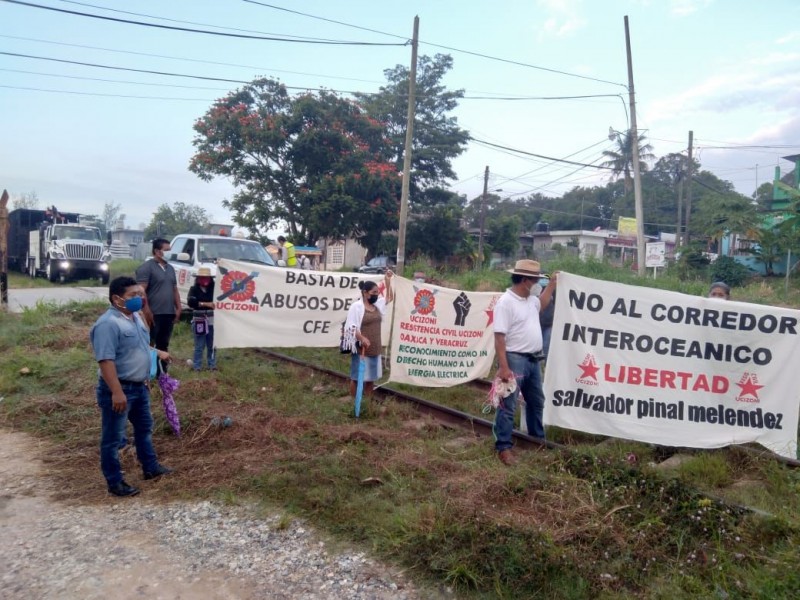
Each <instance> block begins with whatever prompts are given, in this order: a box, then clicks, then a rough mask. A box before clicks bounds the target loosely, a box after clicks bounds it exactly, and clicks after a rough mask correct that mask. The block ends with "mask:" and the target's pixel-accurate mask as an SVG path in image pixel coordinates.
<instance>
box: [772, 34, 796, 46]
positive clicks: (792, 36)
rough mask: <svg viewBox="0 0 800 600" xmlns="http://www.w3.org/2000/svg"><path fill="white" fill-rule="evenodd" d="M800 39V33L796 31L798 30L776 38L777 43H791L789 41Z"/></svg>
mask: <svg viewBox="0 0 800 600" xmlns="http://www.w3.org/2000/svg"><path fill="white" fill-rule="evenodd" d="M798 39H800V33H798V32H796V31H793V32H792V33H789V34H786V35H784V36H783V37H779V38H778V39H777V40H775V43H776V44H789V43H792V42H795V41H797V40H798Z"/></svg>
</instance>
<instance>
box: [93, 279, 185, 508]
mask: <svg viewBox="0 0 800 600" xmlns="http://www.w3.org/2000/svg"><path fill="white" fill-rule="evenodd" d="M143 297H144V290H143V289H142V287H141V286H140V285H139V284H138V283H136V280H135V279H133V278H131V277H117V278H116V279H114V280H113V281H112V282H111V284H110V286H109V288H108V299H109V301H110V302H111V307H110V308H109V309H108V310H107V311H106V312H105V313H104V314H103V315H102V316H101V317H100V318H99V319H98V320H97V321H96V322H95V324H94V325H93V326H92V329H91V331H90V332H89V337H90V339H91V342H92V348H93V349H94V357H95V359H96V360H97V363H98V365H99V367H100V368H99V371H98V374H99V378H98V382H97V404H98V406H99V407H100V412H101V414H102V433H101V435H100V468H101V470H102V471H103V475H104V476H105V478H106V482H107V483H108V491H109V493H110V494H113V495H115V496H134V495H136V494H138V493H139V490H138V489H137V488H135V487H133V486H131V485H128V483H126V482H125V480H124V479H123V478H122V469H121V467H120V463H119V446H120V442H121V441H122V439H123V437H124V435H125V425H126V422H127V421H128V420H130V422H131V424H132V425H133V431H134V439H135V445H136V456H137V457H138V458H139V463H140V464H141V465H142V469H143V471H144V478H145V479H154V478H156V477H160V476H161V475H165V474H167V473H171V472H172V470H171V469H168V468H167V467H164V466H162V465H161V464H159V462H158V458H157V457H156V451H155V449H154V448H153V437H152V436H153V416H152V415H151V414H150V390H149V389H148V387H147V383H148V379H149V375H150V350H151V349H150V332H149V331H148V329H147V327H146V326H145V324H144V321H143V320H142V318H141V316H140V315H138V314H137V313H138V311H140V310H141V309H142V298H143ZM157 353H158V358H159V359H161V360H164V361H168V360H169V354H168V353H167V352H164V351H162V350H158V351H157Z"/></svg>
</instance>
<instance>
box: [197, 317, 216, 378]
mask: <svg viewBox="0 0 800 600" xmlns="http://www.w3.org/2000/svg"><path fill="white" fill-rule="evenodd" d="M204 348H205V350H206V361H207V362H208V368H209V369H213V368H214V367H216V366H217V354H216V352H215V351H214V326H213V325H209V326H208V333H204V334H202V335H197V334H194V365H193V366H194V369H195V371H199V370H200V368H201V367H202V366H203V349H204Z"/></svg>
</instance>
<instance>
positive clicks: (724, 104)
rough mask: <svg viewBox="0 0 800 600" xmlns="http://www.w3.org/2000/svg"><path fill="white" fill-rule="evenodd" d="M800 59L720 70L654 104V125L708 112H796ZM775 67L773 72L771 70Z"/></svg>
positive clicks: (774, 58) (767, 59)
mask: <svg viewBox="0 0 800 600" xmlns="http://www.w3.org/2000/svg"><path fill="white" fill-rule="evenodd" d="M798 65H800V55H795V54H784V55H767V56H763V57H760V58H759V57H757V58H753V59H750V60H747V61H744V62H740V63H738V64H737V65H736V66H735V67H729V68H725V69H719V70H718V71H717V73H716V74H714V75H712V76H711V77H708V78H707V79H705V80H704V81H701V82H699V83H698V84H696V85H694V86H692V87H689V88H687V89H685V90H683V91H681V92H679V93H676V94H673V95H672V96H667V97H665V98H662V99H660V100H657V101H655V102H653V103H652V104H651V106H650V107H649V110H648V113H649V116H650V118H651V119H652V120H653V121H658V120H669V119H671V118H672V117H674V115H676V114H683V115H684V116H686V115H690V114H695V115H696V114H698V113H705V112H714V113H724V112H731V111H734V110H739V109H743V108H748V107H750V108H752V107H760V110H762V111H763V110H764V109H767V111H765V112H770V111H771V112H779V111H792V112H794V111H795V107H796V106H797V104H796V99H797V98H798V95H800V70H798V68H797V66H798ZM770 67H771V68H770Z"/></svg>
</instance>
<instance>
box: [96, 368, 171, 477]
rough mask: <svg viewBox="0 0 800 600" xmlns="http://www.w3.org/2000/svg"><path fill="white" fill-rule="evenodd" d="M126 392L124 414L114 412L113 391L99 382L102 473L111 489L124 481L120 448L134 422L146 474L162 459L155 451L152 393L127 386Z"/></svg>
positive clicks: (153, 469) (124, 387)
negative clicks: (126, 430)
mask: <svg viewBox="0 0 800 600" xmlns="http://www.w3.org/2000/svg"><path fill="white" fill-rule="evenodd" d="M122 391H123V392H125V397H126V398H127V399H128V404H127V407H126V408H125V411H124V412H121V413H118V412H114V411H113V410H112V408H111V389H110V388H109V387H108V385H107V384H106V382H105V381H104V380H103V379H102V378H101V379H100V380H99V381H98V382H97V405H98V406H99V407H100V413H101V415H102V432H101V434H100V469H101V470H102V471H103V475H104V476H105V478H106V482H108V485H109V486H114V485H117V484H118V483H119V482H120V481H122V468H121V467H120V464H119V447H120V442H121V441H122V438H123V437H124V435H125V425H126V423H127V421H128V420H130V422H131V424H132V425H133V436H134V443H135V445H136V456H137V457H138V458H139V463H140V464H141V465H142V470H143V471H144V472H145V473H152V472H153V471H155V470H157V469H158V457H157V456H156V451H155V448H153V415H151V414H150V390H148V389H147V386H144V385H123V386H122Z"/></svg>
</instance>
